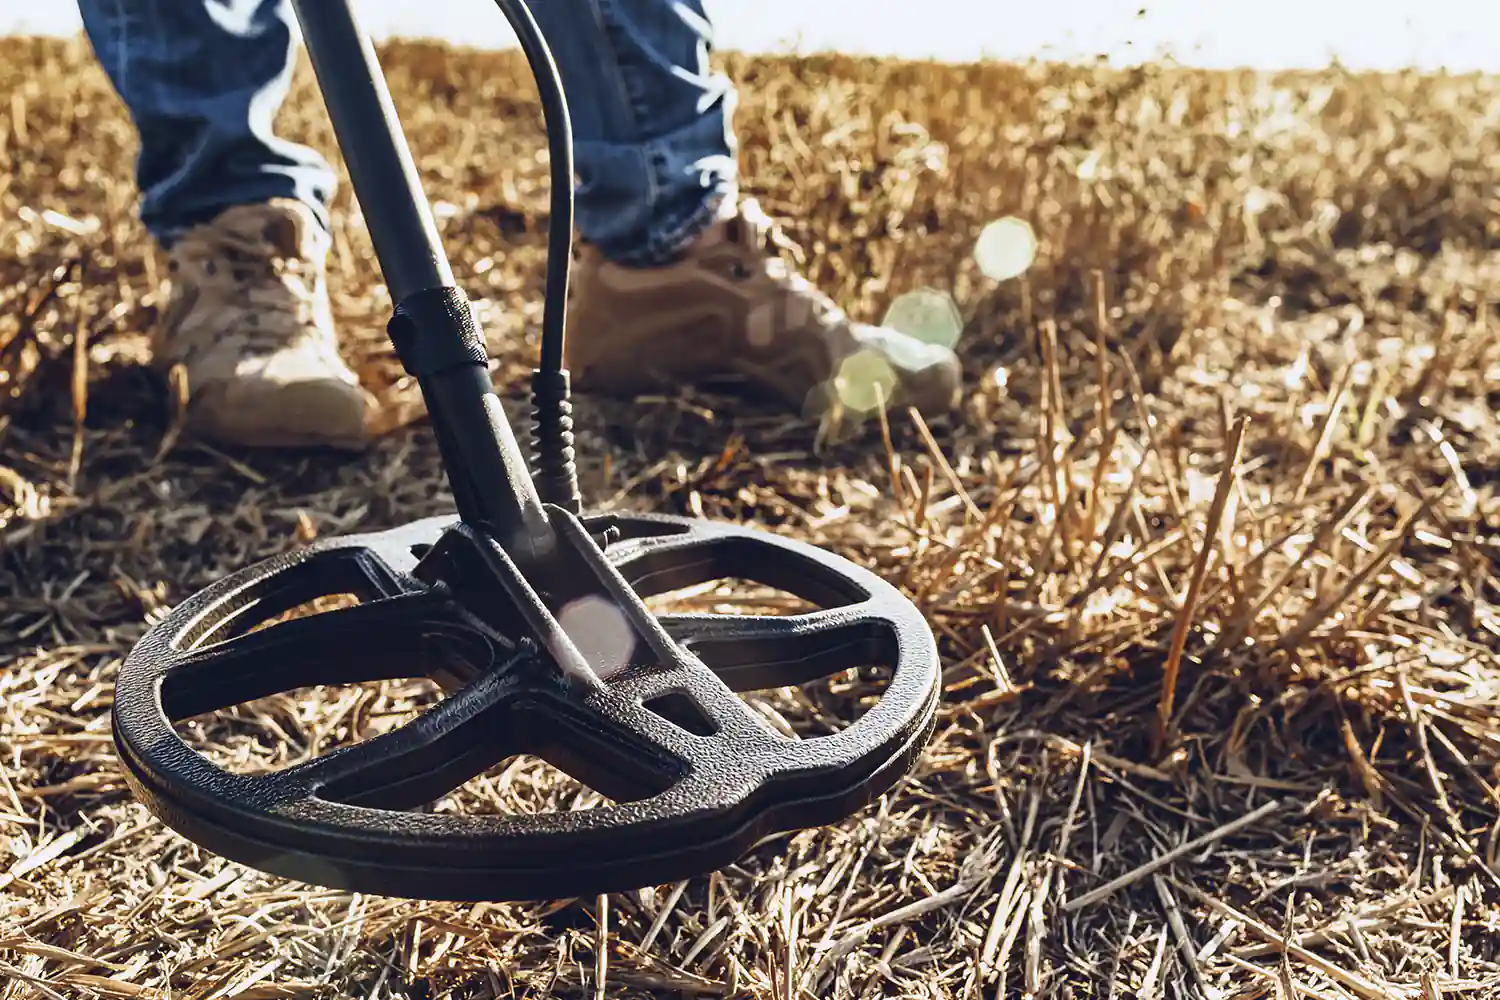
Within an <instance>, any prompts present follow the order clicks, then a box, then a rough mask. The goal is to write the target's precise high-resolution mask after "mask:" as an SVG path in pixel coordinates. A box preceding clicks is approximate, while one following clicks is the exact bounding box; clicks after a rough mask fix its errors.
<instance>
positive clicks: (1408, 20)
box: [0, 0, 1500, 72]
mask: <svg viewBox="0 0 1500 1000" xmlns="http://www.w3.org/2000/svg"><path fill="white" fill-rule="evenodd" d="M184 2H192V0H184ZM551 2H566V0H551ZM705 2H706V4H707V7H708V11H709V13H710V15H712V16H713V18H714V20H715V23H716V25H717V27H718V35H719V44H720V45H721V46H722V47H725V48H735V49H743V50H749V51H761V52H763V51H779V50H786V49H791V48H796V49H800V50H803V51H806V50H812V49H828V48H837V49H842V50H844V51H850V52H862V53H870V54H878V55H896V56H908V57H936V58H940V59H959V60H968V59H977V58H982V57H985V56H993V57H998V58H1005V59H1025V58H1028V57H1031V56H1037V57H1043V58H1064V59H1075V58H1080V57H1081V58H1090V57H1093V56H1095V55H1099V54H1107V55H1109V56H1111V57H1112V59H1113V60H1114V61H1117V62H1131V61H1138V60H1142V59H1149V58H1154V57H1156V56H1157V55H1159V54H1160V53H1162V52H1163V51H1166V52H1169V53H1170V54H1172V55H1174V56H1175V57H1176V58H1177V59H1178V60H1179V61H1180V62H1183V63H1188V64H1192V65H1203V66H1227V65H1245V66H1257V67H1261V68H1280V67H1308V66H1324V65H1327V64H1328V62H1329V61H1330V59H1331V58H1332V57H1335V56H1337V57H1338V58H1339V59H1341V60H1342V61H1343V62H1344V63H1346V64H1347V65H1349V66H1351V67H1354V68H1394V67H1403V66H1420V67H1423V68H1427V69H1435V68H1440V67H1446V68H1448V69H1450V70H1454V71H1458V72H1466V71H1472V70H1487V71H1491V72H1500V3H1497V2H1496V0H1052V2H1037V0H705ZM355 9H356V12H357V14H358V15H359V17H360V19H361V22H362V23H363V24H364V25H365V26H366V27H367V28H368V30H370V31H371V32H372V33H373V34H374V35H376V36H377V37H386V36H388V35H391V34H399V35H422V36H427V37H439V38H447V39H450V40H462V41H463V42H465V43H467V44H471V45H477V46H483V47H490V46H505V45H509V44H511V43H512V41H513V39H512V36H511V35H510V32H509V29H508V28H507V26H506V25H505V23H504V18H503V17H502V16H501V15H500V14H499V12H498V11H497V10H495V8H494V7H493V5H492V4H491V3H490V2H489V0H441V2H438V0H356V2H355ZM79 24H80V22H79V17H78V10H77V7H76V5H74V4H56V3H54V4H45V3H44V4H38V3H36V0H0V30H11V31H24V32H33V33H45V34H54V33H55V34H70V33H72V32H75V31H77V30H78V29H79Z"/></svg>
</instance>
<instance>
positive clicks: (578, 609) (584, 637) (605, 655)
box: [557, 594, 635, 680]
mask: <svg viewBox="0 0 1500 1000" xmlns="http://www.w3.org/2000/svg"><path fill="white" fill-rule="evenodd" d="M557 623H558V624H559V625H561V626H562V629H563V631H564V632H566V633H567V634H568V638H569V639H572V640H573V645H575V646H577V647H578V652H580V653H581V654H583V658H584V660H586V661H587V662H588V664H589V666H591V667H592V668H593V669H594V672H595V673H596V674H598V675H599V678H600V680H608V679H609V678H610V677H612V676H614V675H615V674H617V673H619V672H620V671H621V670H623V669H625V667H627V666H628V665H629V664H630V657H631V655H632V654H633V653H634V652H635V630H634V629H633V628H631V627H630V622H629V621H627V620H626V618H625V614H624V612H622V611H621V610H620V609H619V608H618V607H616V606H615V604H614V602H612V601H610V600H608V599H606V598H604V597H600V596H598V595H597V594H590V595H588V596H587V597H580V598H579V599H578V600H576V601H570V602H569V603H568V604H565V605H563V609H562V611H561V612H560V613H559V614H558V616H557Z"/></svg>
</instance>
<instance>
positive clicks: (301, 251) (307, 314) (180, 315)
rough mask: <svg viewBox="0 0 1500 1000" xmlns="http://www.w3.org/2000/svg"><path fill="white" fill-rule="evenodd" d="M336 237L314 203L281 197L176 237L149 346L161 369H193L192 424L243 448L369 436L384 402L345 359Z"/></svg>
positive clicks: (347, 444) (344, 444)
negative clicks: (167, 287)
mask: <svg viewBox="0 0 1500 1000" xmlns="http://www.w3.org/2000/svg"><path fill="white" fill-rule="evenodd" d="M329 244H330V240H329V237H328V235H327V233H326V232H325V231H324V230H323V228H322V227H321V226H319V225H318V223H317V220H316V218H315V217H314V216H313V214H312V212H311V210H309V209H308V208H307V207H306V206H304V205H302V204H301V203H299V202H295V201H286V200H277V201H273V202H270V203H269V204H253V205H239V206H235V207H233V208H229V209H226V210H225V211H224V212H222V213H220V214H219V215H218V216H217V217H216V218H214V219H213V220H212V221H210V222H208V223H205V224H203V225H200V226H197V227H195V228H193V229H191V230H189V231H188V232H187V233H185V234H184V235H183V236H182V237H181V238H180V239H179V240H177V241H176V242H175V244H174V245H173V246H172V249H171V250H170V251H169V252H168V254H167V261H168V263H167V267H168V271H169V272H170V274H171V277H172V294H171V299H170V301H169V302H168V304H167V307H166V309H165V310H164V312H163V314H162V317H161V322H160V324H159V326H158V327H157V330H156V335H155V337H154V338H153V345H152V346H153V351H154V355H155V357H154V366H155V367H156V368H158V369H159V370H161V371H163V372H165V371H167V370H169V369H171V368H172V367H173V366H174V365H177V364H181V365H182V366H183V369H184V370H185V371H186V373H187V382H188V393H189V402H188V427H189V429H190V430H193V431H196V432H198V433H201V434H202V435H203V436H204V437H207V438H212V439H215V440H218V441H221V442H226V443H230V444H238V445H254V446H268V447H280V446H310V445H323V446H331V447H335V448H342V449H349V450H358V449H360V448H362V447H364V445H366V444H367V443H368V440H369V436H370V435H369V431H368V427H369V424H368V417H369V415H370V414H371V413H372V412H373V411H374V409H375V400H374V397H373V396H371V395H370V394H369V393H368V392H366V391H365V390H364V389H362V388H361V387H360V384H359V379H358V378H357V377H356V376H355V374H354V372H352V371H351V370H350V369H349V366H348V365H346V364H345V363H344V361H343V359H342V358H341V357H340V356H339V351H338V344H337V341H336V338H335V336H334V330H333V315H332V311H331V309H330V307H329V303H328V286H327V274H326V270H325V257H326V255H327V252H328V247H329Z"/></svg>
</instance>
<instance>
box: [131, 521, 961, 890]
mask: <svg viewBox="0 0 1500 1000" xmlns="http://www.w3.org/2000/svg"><path fill="white" fill-rule="evenodd" d="M548 512H549V516H550V518H551V519H552V520H553V522H554V523H555V524H557V525H559V531H558V536H559V547H560V551H559V552H558V553H556V557H555V560H554V561H553V563H552V566H553V570H554V573H555V576H554V578H553V579H552V580H551V581H550V582H546V581H544V583H543V584H540V585H538V586H540V587H544V588H546V589H542V590H538V589H533V586H532V584H531V583H529V582H528V579H527V578H526V577H523V576H522V574H520V572H519V571H518V570H516V568H515V566H514V565H513V564H512V563H511V562H510V560H509V559H508V557H507V556H506V555H505V552H504V550H503V549H502V548H501V547H500V546H499V545H497V544H495V543H494V541H493V540H491V539H489V538H488V537H486V536H485V535H483V534H481V533H479V532H476V531H474V530H473V529H471V528H470V527H468V526H467V525H465V524H463V523H462V522H460V521H458V520H457V519H456V518H451V517H444V518H435V519H431V520H427V521H422V522H418V523H415V524H412V525H408V526H406V527H403V528H399V529H395V530H392V531H386V532H381V533H378V534H368V535H358V536H350V537H346V538H341V539H331V540H326V541H320V542H317V543H314V544H313V545H311V546H309V547H307V548H305V549H302V550H300V551H297V552H294V553H289V554H287V555H284V556H281V557H278V558H274V559H271V560H269V561H267V562H265V563H262V564H260V565H257V566H253V567H250V568H248V569H246V570H243V571H241V572H240V573H237V574H235V575H233V576H231V577H228V578H226V579H224V580H222V581H220V582H219V583H217V584H215V585H214V586H212V587H210V588H208V589H206V590H204V591H202V592H200V593H198V594H196V595H194V596H193V597H191V598H189V599H188V600H186V601H185V602H184V603H183V604H182V605H180V606H179V607H177V608H176V609H175V610H174V611H173V612H172V613H171V614H169V615H168V616H167V617H166V618H164V619H163V620H162V621H160V622H158V623H157V624H156V625H155V626H154V627H153V628H152V629H151V630H150V631H149V632H148V633H147V634H146V635H145V637H143V639H142V640H141V641H140V642H139V643H138V644H137V646H136V648H135V649H134V650H133V651H132V652H131V654H130V656H129V657H128V658H127V660H126V662H125V663H124V664H123V666H122V668H121V671H120V676H119V680H118V684H117V689H116V696H115V707H114V734H115V741H116V746H117V748H118V750H119V753H120V755H121V758H122V760H123V761H124V763H125V765H126V771H127V776H128V780H129V783H130V785H131V787H132V789H133V790H134V791H135V793H136V794H137V795H138V796H139V797H140V798H141V799H142V800H143V801H144V802H146V803H147V804H148V806H149V807H150V808H151V809H152V810H153V812H155V813H156V814H157V815H158V816H160V817H161V818H162V819H163V820H164V821H165V822H166V823H168V824H169V825H170V826H172V827H173V828H175V829H176V830H178V831H179V832H180V833H182V834H183V835H185V836H187V837H189V838H190V839H193V840H195V841H197V842H199V843H201V844H203V845H204V846H205V847H207V848H209V849H210V850H213V851H215V852H217V853H220V854H222V855H224V856H226V857H229V858H231V859H234V860H236V861H239V862H241V863H244V864H247V865H250V866H252V867H255V868H259V869H262V870H265V871H269V872H273V873H276V874H280V875H283V876H287V877H291V878H295V879H298V880H302V881H305V882H310V883H313V884H318V885H324V886H330V887H335V888H344V889H352V890H358V891H364V892H371V893H379V894H384V895H391V896H404V897H412V898H424V899H447V900H503V899H530V898H546V899H555V898H566V897H571V896H576V895H586V894H593V893H599V892H607V891H619V890H625V889H630V888H636V887H640V886H646V885H656V884H661V883H665V882H671V881H675V880H678V879H682V878H687V877H690V876H693V875H697V874H701V873H703V872H706V871H709V870H712V869H716V868H719V867H722V866H724V865H726V864H729V863H731V862H733V861H734V860H735V859H736V858H738V857H740V856H741V855H742V854H743V853H744V852H745V851H747V850H748V849H749V848H751V847H752V846H754V844H755V843H757V842H758V841H760V840H761V839H763V838H765V837H766V836H769V835H772V834H776V833H781V832H786V831H790V830H795V829H803V828H807V827H811V826H818V825H823V824H827V823H832V822H837V821H839V820H841V819H842V818H844V817H846V816H848V815H849V814H851V813H853V812H854V811H856V810H857V809H859V808H861V807H862V806H863V805H865V804H866V803H868V802H869V801H870V800H871V799H872V798H874V797H876V796H878V795H879V794H881V793H883V792H884V791H885V790H886V789H888V788H889V787H890V786H891V785H892V784H893V783H894V782H895V781H896V780H897V779H898V778H899V777H900V776H901V775H902V774H904V773H905V772H906V771H907V769H908V768H909V767H910V766H911V764H912V763H913V761H914V760H915V759H916V757H917V756H918V754H919V753H920V752H921V749H922V747H923V746H924V744H925V741H926V739H927V738H928V736H929V735H930V733H931V729H932V725H933V720H934V716H935V711H936V707H937V701H938V694H939V668H938V655H937V649H936V645H935V643H934V640H933V637H932V633H931V631H930V630H929V628H928V626H927V624H926V623H925V621H923V619H922V617H921V615H920V614H919V613H918V611H917V610H916V608H915V607H914V606H913V605H912V604H911V603H910V602H909V601H907V600H906V599H905V597H904V596H903V595H902V594H901V593H900V592H899V591H898V590H896V589H895V588H894V587H893V586H891V585H890V584H888V583H886V582H885V581H883V580H881V579H880V578H879V577H878V576H876V575H875V574H873V573H870V572H868V571H866V570H865V569H863V568H861V567H858V566H856V565H854V564H853V563H850V562H848V561H846V560H844V559H841V558H839V557H836V556H834V555H831V554H830V553H827V552H824V551H822V550H820V549H817V548H815V547H812V546H809V545H806V544H803V543H799V542H796V541H792V540H789V539H784V538H781V537H779V536H776V535H772V534H770V533H767V532H761V531H757V530H753V529H748V528H742V527H738V526H733V525H728V524H719V523H713V522H705V521H694V520H687V519H682V518H674V517H667V516H629V517H621V518H620V519H619V523H618V529H619V538H618V541H616V542H615V543H614V544H612V545H610V546H609V547H608V548H607V549H606V550H604V551H603V553H602V555H601V553H600V550H599V549H598V548H597V547H596V546H595V545H594V543H593V542H592V541H591V539H590V538H589V535H588V532H587V531H586V530H585V528H584V527H583V525H582V524H581V523H580V522H579V521H578V520H577V519H576V518H575V517H573V516H572V515H570V514H568V513H567V512H565V511H563V510H561V509H559V508H556V507H550V508H548ZM419 557H420V558H419ZM536 575H537V574H535V573H533V574H532V576H533V577H535V576H536ZM724 577H739V578H745V579H749V580H755V581H758V582H761V583H764V584H768V585H770V586H774V587H778V588H781V589H783V590H787V591H790V592H792V593H794V594H797V595H798V596H801V597H804V598H806V599H808V600H809V601H811V602H813V603H815V604H817V605H819V606H821V607H822V608H824V610H819V611H816V612H810V613H807V614H801V615H786V616H755V615H747V616H735V615H725V616H716V615H675V616H674V615H661V616H653V615H651V614H649V613H648V612H647V611H646V608H645V606H644V605H643V604H642V602H641V600H640V598H641V597H648V596H651V595H654V594H659V593H664V592H667V591H672V590H677V589H680V588H683V587H687V586H691V585H693V584H697V583H705V582H709V581H712V580H716V579H721V578H724ZM347 592H352V593H355V594H356V595H358V596H359V597H361V599H362V601H363V603H361V604H359V605H356V606H353V607H349V608H344V609H340V610H335V611H329V612H325V613H322V614H317V615H313V616H310V617H306V618H298V619H293V620H291V621H288V622H284V623H280V624H274V625H270V626H269V627H265V628H261V629H258V630H256V631H250V630H251V629H253V628H255V626H256V625H258V624H260V623H262V622H265V621H266V620H267V619H269V618H272V617H274V616H276V615H278V614H280V613H281V612H283V611H286V610H289V609H291V608H293V607H296V606H297V605H299V604H302V603H304V602H306V601H308V600H311V599H313V598H315V597H318V596H320V595H325V594H336V593H347ZM580 596H582V597H590V598H593V599H595V600H598V599H601V598H602V599H603V600H604V602H605V603H606V604H608V605H609V606H610V607H612V608H614V609H615V610H617V611H618V612H619V614H620V615H621V616H623V617H624V619H625V620H626V621H628V623H629V626H630V630H631V631H633V632H634V633H635V637H634V639H633V640H631V643H632V644H631V646H630V648H629V649H628V650H616V651H615V653H616V654H617V655H612V656H610V657H608V658H604V659H601V657H600V656H598V655H597V654H589V655H586V654H585V653H584V652H582V651H581V650H580V647H585V648H587V647H588V646H589V644H590V641H591V638H594V637H590V636H584V635H579V636H576V637H569V636H568V635H567V634H566V633H565V632H564V631H563V630H562V628H561V627H560V626H559V624H558V623H559V621H560V620H561V621H566V620H568V616H567V615H565V614H564V615H561V616H558V615H556V614H554V613H553V612H554V611H555V610H556V609H557V608H558V607H559V606H561V605H563V604H565V603H566V602H567V601H569V600H577V599H579V597H580ZM573 638H576V639H577V640H578V642H576V643H575V642H573V641H572V639H573ZM606 659H607V662H606ZM591 660H592V662H590V661H591ZM870 666H885V667H888V668H890V681H889V685H888V687H887V689H886V691H885V694H884V697H883V698H882V699H881V700H880V701H879V702H878V703H877V704H876V705H875V706H874V707H873V708H871V709H870V710H869V711H868V712H867V713H866V714H864V715H863V716H862V717H860V718H859V719H858V720H857V721H855V722H854V723H853V724H852V725H850V726H848V727H847V728H844V729H842V730H840V731H838V732H835V733H832V734H830V735H826V736H817V737H814V738H807V739H793V738H790V737H788V736H784V735H782V734H780V733H778V732H777V731H775V730H774V729H772V728H771V727H770V726H769V725H768V724H767V723H766V722H765V721H764V720H763V719H762V718H761V717H760V716H759V715H757V714H756V713H755V711H754V710H753V709H752V708H750V707H749V706H747V705H746V704H745V703H744V701H743V700H741V699H740V697H739V696H738V695H737V694H736V692H737V691H749V690H758V689H765V688H772V687H782V686H788V685H795V684H799V683H806V682H808V681H810V680H813V679H816V678H820V677H825V676H829V675H832V674H835V673H838V672H840V671H843V670H846V669H849V668H853V667H870ZM416 676H429V677H434V678H439V679H441V680H442V681H443V682H444V683H445V686H447V687H448V688H450V689H451V690H450V693H449V695H448V697H446V698H445V699H444V700H443V701H442V702H440V703H439V704H438V705H436V706H434V707H433V708H431V709H430V710H428V711H427V712H426V713H425V714H423V715H421V716H419V717H418V718H416V719H414V720H413V721H411V722H409V723H407V724H406V725H404V726H402V727H400V728H398V729H396V730H393V731H391V732H389V733H386V734H384V735H381V736H377V737H374V738H372V739H369V740H367V741H365V742H363V743H358V744H355V745H353V746H350V747H346V748H343V749H340V750H336V751H333V752H331V753H329V754H326V755H324V756H322V757H318V758H315V759H312V760H310V761H308V762H306V763H303V764H299V765H295V766H293V767H290V768H288V769H286V770H283V771H279V772H275V773H272V774H266V775H244V774H235V773H231V772H228V771H226V770H223V769H221V768H219V767H217V766H215V765H214V764H212V763H211V762H210V761H209V760H208V759H207V758H206V757H204V756H203V755H201V754H199V753H198V752H196V751H195V750H193V749H192V748H191V747H189V746H188V745H187V744H186V743H185V742H184V741H183V739H182V738H181V737H180V736H179V735H178V733H177V731H176V729H175V728H174V723H175V722H178V721H181V720H183V719H186V718H189V717H192V716H196V715H201V714H203V713H207V712H212V711H217V710H220V709H222V708H226V707H229V706H231V705H235V704H240V703H243V702H246V701H250V700H253V699H256V698H260V697H264V696H267V695H271V694H275V693H279V692H284V691H289V690H294V689H297V688H302V687H307V686H311V685H320V684H348V683H355V682H362V681H371V680H382V679H394V678H398V677H416ZM648 706H649V707H648ZM672 720H675V721H672ZM521 753H529V754H535V755H536V756H539V757H542V758H543V759H545V760H547V761H549V762H551V763H552V764H554V765H555V766H557V767H559V768H560V769H562V770H564V771H566V772H567V773H569V774H571V775H572V776H574V777H575V778H577V779H578V780H579V781H581V782H583V783H584V784H586V785H589V786H590V787H592V788H594V789H595V790H597V791H599V792H601V793H602V794H604V795H607V796H609V797H610V798H611V799H614V800H615V801H616V802H617V803H618V804H617V805H610V806H604V807H600V808H596V809H593V810H587V811H576V812H564V813H550V814H540V815H513V816H459V815H451V814H440V813H433V812H424V811H419V810H420V809H421V808H422V807H423V806H424V805H426V804H428V803H431V802H433V801H435V800H437V799H439V798H441V797H442V796H443V795H444V794H446V793H447V792H449V791H451V790H452V789H454V788H456V787H458V786H459V785H461V784H463V783H464V782H465V781H467V780H468V779H469V778H471V777H473V776H474V775H476V774H479V773H482V772H484V771H485V770H487V769H488V768H490V767H491V766H493V765H494V764H496V763H498V762H500V761H502V760H505V759H506V758H508V757H510V756H513V755H515V754H521Z"/></svg>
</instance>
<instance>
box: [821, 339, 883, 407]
mask: <svg viewBox="0 0 1500 1000" xmlns="http://www.w3.org/2000/svg"><path fill="white" fill-rule="evenodd" d="M833 385H834V390H835V391H836V392H837V393H838V397H839V402H840V403H842V404H843V406H844V408H845V409H847V410H849V411H851V412H854V413H858V414H861V415H863V414H868V413H874V412H876V411H877V410H879V409H880V408H881V407H882V406H885V405H887V404H889V403H890V401H891V397H892V396H893V395H894V393H895V389H896V372H895V370H894V369H892V368H891V365H890V362H888V361H886V359H885V358H882V357H881V356H880V355H878V354H876V353H875V352H873V351H859V352H857V353H855V354H851V355H850V356H849V357H847V358H845V359H844V362H843V364H841V365H839V371H838V374H837V375H835V376H834V379H833Z"/></svg>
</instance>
